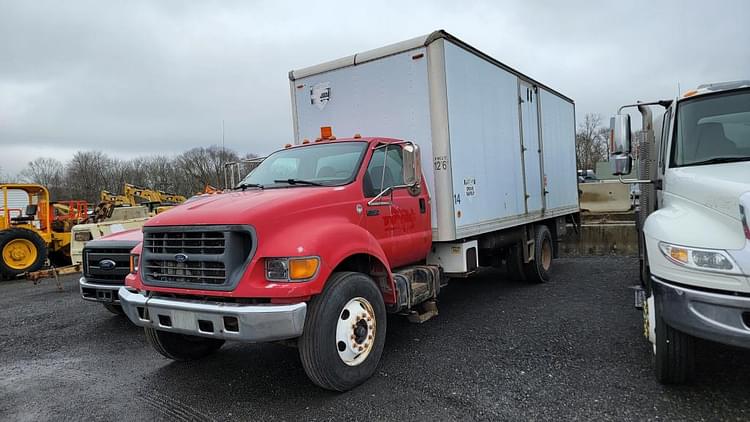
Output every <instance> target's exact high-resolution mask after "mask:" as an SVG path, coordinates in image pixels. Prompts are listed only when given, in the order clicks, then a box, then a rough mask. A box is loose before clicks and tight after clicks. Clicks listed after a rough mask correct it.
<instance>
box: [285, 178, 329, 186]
mask: <svg viewBox="0 0 750 422" xmlns="http://www.w3.org/2000/svg"><path fill="white" fill-rule="evenodd" d="M273 182H274V183H287V184H290V185H310V186H326V185H324V184H322V183H318V182H313V181H312V180H304V179H277V180H274V181H273Z"/></svg>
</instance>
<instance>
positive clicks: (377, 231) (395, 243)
mask: <svg viewBox="0 0 750 422" xmlns="http://www.w3.org/2000/svg"><path fill="white" fill-rule="evenodd" d="M403 185H404V181H403V151H402V149H401V147H400V146H399V145H391V144H384V145H380V146H378V147H376V149H375V150H374V151H373V153H372V156H371V158H370V162H369V163H368V165H367V171H366V172H365V178H364V181H363V192H364V196H365V201H366V203H365V205H364V208H365V210H364V213H365V217H364V225H365V228H366V229H367V230H368V231H369V232H370V233H372V235H373V237H375V239H376V240H377V241H378V243H380V245H381V247H382V248H383V251H384V252H385V254H386V257H387V258H388V262H389V264H390V266H391V267H392V268H395V267H399V266H403V265H407V264H412V263H414V262H416V261H419V260H422V259H424V257H425V256H426V255H427V251H429V247H430V244H431V241H432V231H431V228H430V207H429V204H428V197H427V192H426V189H419V190H415V189H411V188H407V187H404V186H403ZM388 188H392V190H391V191H390V192H389V193H387V194H384V195H381V196H380V197H379V198H378V195H379V194H381V193H382V192H384V191H385V190H386V189H388ZM376 198H377V199H376Z"/></svg>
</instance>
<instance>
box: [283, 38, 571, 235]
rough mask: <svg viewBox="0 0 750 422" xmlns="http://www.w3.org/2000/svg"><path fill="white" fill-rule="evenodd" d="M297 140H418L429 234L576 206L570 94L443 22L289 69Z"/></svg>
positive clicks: (509, 223) (493, 226)
mask: <svg viewBox="0 0 750 422" xmlns="http://www.w3.org/2000/svg"><path fill="white" fill-rule="evenodd" d="M289 78H290V81H291V82H290V87H291V92H292V110H293V119H294V138H295V142H296V143H300V142H302V140H303V139H311V140H312V139H316V138H317V137H319V136H320V135H319V134H320V127H322V126H331V127H332V128H333V133H334V135H336V136H337V137H340V138H344V137H351V136H353V135H354V134H355V133H359V134H361V135H362V136H365V137H368V136H378V137H391V138H397V139H404V140H410V141H413V142H415V143H417V144H418V145H419V146H420V148H421V151H422V163H423V167H424V173H425V178H426V179H427V180H426V184H427V186H428V189H429V191H430V194H431V196H432V227H433V239H434V240H435V241H452V240H456V239H463V238H467V237H470V236H474V235H479V234H483V233H487V232H491V231H496V230H501V229H505V228H509V227H514V226H518V225H522V224H527V223H531V222H534V221H538V220H543V219H547V218H552V217H556V216H562V215H566V214H571V213H575V212H577V211H578V189H577V176H576V159H575V112H574V103H573V101H572V100H571V99H569V98H567V97H565V96H563V95H562V94H560V93H558V92H556V91H554V90H552V89H550V88H548V87H546V86H544V85H542V84H540V83H538V82H536V81H534V80H533V79H530V78H528V77H526V76H524V75H522V74H520V73H519V72H516V71H514V70H513V69H511V68H509V67H507V66H505V65H503V64H502V63H500V62H498V61H496V60H494V59H492V58H491V57H489V56H487V55H485V54H483V53H481V52H479V51H478V50H476V49H474V48H472V47H471V46H469V45H467V44H465V43H463V42H462V41H460V40H458V39H457V38H455V37H453V36H451V35H449V34H447V33H446V32H444V31H437V32H434V33H432V34H430V35H427V36H424V37H418V38H415V39H412V40H408V41H404V42H402V43H398V44H394V45H390V46H387V47H383V48H380V49H376V50H372V51H369V52H365V53H360V54H356V55H353V56H349V57H345V58H343V59H339V60H335V61H332V62H328V63H323V64H321V65H317V66H313V67H309V68H305V69H300V70H295V71H292V72H290V73H289Z"/></svg>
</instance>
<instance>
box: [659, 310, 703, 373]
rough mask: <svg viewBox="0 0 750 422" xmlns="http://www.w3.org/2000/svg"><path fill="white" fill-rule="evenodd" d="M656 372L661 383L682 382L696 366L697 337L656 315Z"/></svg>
mask: <svg viewBox="0 0 750 422" xmlns="http://www.w3.org/2000/svg"><path fill="white" fill-rule="evenodd" d="M655 321H656V342H655V344H654V372H655V374H656V380H657V381H659V382H660V383H661V384H682V383H684V382H686V381H688V380H690V378H691V377H692V375H693V371H694V368H695V338H694V337H693V336H691V335H689V334H685V333H683V332H681V331H678V330H676V329H674V328H672V327H671V326H670V325H669V324H667V323H666V322H665V321H664V319H662V318H661V317H660V316H659V314H658V312H657V314H656V315H655Z"/></svg>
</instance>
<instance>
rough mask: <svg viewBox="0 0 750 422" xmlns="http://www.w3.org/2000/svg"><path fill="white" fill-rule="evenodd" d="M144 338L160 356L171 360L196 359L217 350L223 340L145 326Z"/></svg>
mask: <svg viewBox="0 0 750 422" xmlns="http://www.w3.org/2000/svg"><path fill="white" fill-rule="evenodd" d="M144 331H145V332H146V340H147V341H148V342H149V344H151V346H152V347H153V348H154V350H156V351H157V352H159V353H161V355H162V356H164V357H166V358H169V359H172V360H180V361H185V360H197V359H200V358H203V357H206V356H208V355H210V354H211V353H213V352H215V351H217V350H219V349H220V348H221V346H222V345H223V344H224V340H218V339H213V338H205V337H198V336H189V335H186V334H179V333H170V332H166V331H159V330H155V329H153V328H148V327H145V328H144Z"/></svg>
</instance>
